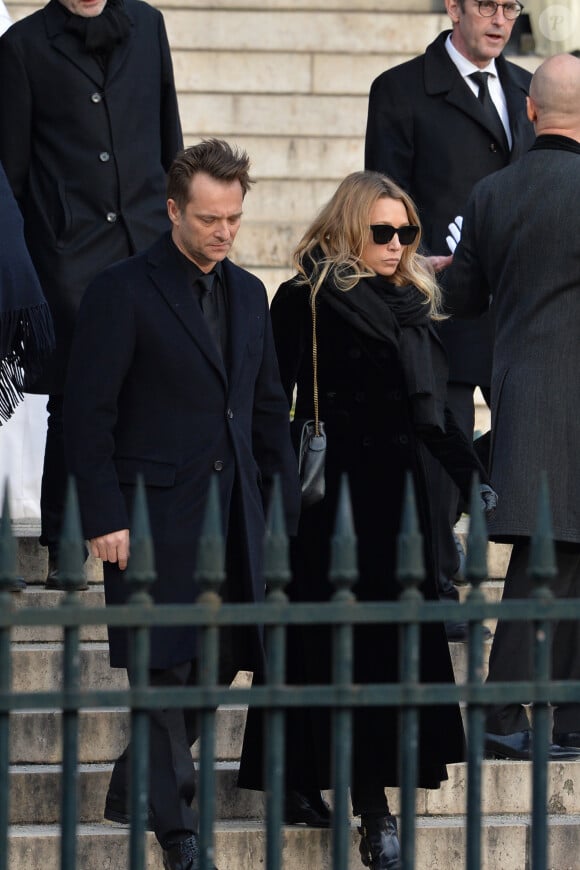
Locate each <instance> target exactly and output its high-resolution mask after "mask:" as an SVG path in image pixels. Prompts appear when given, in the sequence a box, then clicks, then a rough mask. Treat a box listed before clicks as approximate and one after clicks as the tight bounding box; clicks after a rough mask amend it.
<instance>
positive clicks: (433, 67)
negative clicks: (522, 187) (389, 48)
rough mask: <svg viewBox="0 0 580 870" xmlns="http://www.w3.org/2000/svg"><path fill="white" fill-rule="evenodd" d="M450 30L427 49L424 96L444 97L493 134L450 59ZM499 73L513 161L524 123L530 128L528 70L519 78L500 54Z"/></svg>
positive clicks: (479, 105)
mask: <svg viewBox="0 0 580 870" xmlns="http://www.w3.org/2000/svg"><path fill="white" fill-rule="evenodd" d="M449 33H450V31H449V30H446V31H445V32H444V33H440V34H439V36H438V37H437V39H436V40H435V41H434V42H432V43H431V45H429V46H428V47H427V50H426V52H425V66H424V76H425V81H424V85H425V93H426V94H428V95H431V96H437V95H439V94H441V95H445V99H446V100H447V102H448V103H450V104H451V105H453V106H456V107H457V108H458V109H460V110H461V111H462V112H464V113H465V114H466V115H468V116H469V117H470V118H473V120H474V121H476V122H477V123H478V124H480V125H481V126H482V127H484V128H485V129H486V130H487V131H488V132H489V133H490V134H491V135H493V133H494V131H493V128H492V127H491V125H490V124H489V122H488V120H487V118H486V116H485V113H484V111H483V108H482V106H481V104H480V102H479V100H477V99H475V97H474V95H473V93H472V91H471V90H470V89H469V87H468V85H467V84H466V83H465V81H464V80H463V77H462V76H461V75H460V73H459V71H458V69H457V67H456V66H455V64H454V63H453V61H452V60H451V58H450V57H449V55H448V53H447V49H446V48H445V42H446V40H447V36H448V35H449ZM495 66H496V69H497V74H498V76H499V79H500V81H501V86H502V88H503V91H504V94H505V98H506V103H507V108H508V114H509V118H510V127H511V132H512V140H513V144H512V150H511V155H510V156H511V159H512V160H513V159H515V157H516V156H519V144H520V143H521V141H522V131H521V126H522V123H525V124H526V125H527V121H526V118H525V113H523V114H522V104H525V98H526V96H527V93H528V88H527V82H526V78H525V75H526V74H525V71H524V70H522V76H521V77H520V76H519V75H518V67H515V66H514V65H513V64H508V63H507V62H506V60H505V58H504V57H503V55H501V54H500V56H499V57H497V58H496V59H495ZM498 147H500V148H501V149H502V150H503V151H505V150H506V146H505V144H504V143H502V142H499V141H498Z"/></svg>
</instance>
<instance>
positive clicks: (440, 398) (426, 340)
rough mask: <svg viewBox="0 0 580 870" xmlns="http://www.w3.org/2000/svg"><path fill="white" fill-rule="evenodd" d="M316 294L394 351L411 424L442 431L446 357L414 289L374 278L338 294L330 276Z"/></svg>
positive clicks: (364, 332)
mask: <svg viewBox="0 0 580 870" xmlns="http://www.w3.org/2000/svg"><path fill="white" fill-rule="evenodd" d="M321 293H322V294H323V298H324V300H325V301H326V302H327V303H328V305H330V307H331V308H333V309H334V311H336V312H337V313H338V314H339V315H340V316H341V317H343V318H344V319H345V320H346V321H347V322H348V323H350V324H351V326H353V328H354V329H356V330H357V331H359V332H361V333H362V334H363V335H366V336H369V338H374V339H376V340H379V341H386V342H388V343H389V344H391V345H393V346H394V347H395V348H396V349H397V350H398V353H399V358H400V360H401V367H402V369H403V375H404V378H405V383H406V385H407V391H408V395H409V399H410V401H411V409H412V414H413V420H414V422H415V424H416V425H424V426H436V427H437V428H439V429H441V430H442V431H445V412H444V409H445V395H446V384H447V358H446V356H445V351H444V350H443V347H442V345H441V343H440V341H439V339H438V337H437V335H436V333H435V331H434V329H433V326H432V323H431V320H430V318H429V315H428V309H427V306H426V305H425V302H424V300H425V297H424V296H423V295H422V294H421V293H420V292H419V290H417V288H416V287H413V286H405V287H398V286H396V285H395V284H391V283H390V281H388V280H387V279H386V278H383V277H382V276H380V275H375V276H373V277H372V278H363V279H361V280H360V281H359V282H358V284H356V286H355V287H353V289H352V290H348V291H343V290H340V289H339V288H338V287H337V286H336V282H335V280H334V277H333V274H332V272H331V273H330V274H329V275H328V276H327V278H326V280H325V282H324V284H323V286H322V288H321Z"/></svg>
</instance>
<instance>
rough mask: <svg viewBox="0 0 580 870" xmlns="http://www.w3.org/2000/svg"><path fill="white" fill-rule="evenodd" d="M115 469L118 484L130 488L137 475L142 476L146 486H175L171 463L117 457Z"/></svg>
mask: <svg viewBox="0 0 580 870" xmlns="http://www.w3.org/2000/svg"><path fill="white" fill-rule="evenodd" d="M115 468H116V469H117V476H118V478H119V483H123V484H128V485H130V486H131V485H134V484H135V483H136V481H137V475H138V474H140V475H142V477H143V481H144V483H145V485H146V486H173V485H174V484H175V475H176V469H175V465H173V463H171V462H157V461H156V460H155V459H134V458H127V457H117V459H115Z"/></svg>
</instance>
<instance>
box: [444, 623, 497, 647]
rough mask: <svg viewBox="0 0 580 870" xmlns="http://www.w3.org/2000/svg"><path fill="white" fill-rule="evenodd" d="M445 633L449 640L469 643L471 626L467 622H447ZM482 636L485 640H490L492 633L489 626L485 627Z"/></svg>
mask: <svg viewBox="0 0 580 870" xmlns="http://www.w3.org/2000/svg"><path fill="white" fill-rule="evenodd" d="M445 632H446V634H447V640H452V641H459V642H460V643H467V641H468V640H469V626H468V624H467V623H466V622H446V623H445ZM482 635H483V639H484V640H489V639H490V637H491V631H490V630H489V628H488V627H487V625H484V626H483V631H482Z"/></svg>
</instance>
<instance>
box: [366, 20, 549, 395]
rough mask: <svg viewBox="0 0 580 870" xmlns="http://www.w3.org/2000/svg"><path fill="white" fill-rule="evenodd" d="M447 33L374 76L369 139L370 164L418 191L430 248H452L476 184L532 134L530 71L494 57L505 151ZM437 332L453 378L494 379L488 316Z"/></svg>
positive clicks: (414, 194)
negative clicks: (504, 114) (507, 137)
mask: <svg viewBox="0 0 580 870" xmlns="http://www.w3.org/2000/svg"><path fill="white" fill-rule="evenodd" d="M448 33H449V31H445V32H444V33H441V34H439V36H438V37H437V39H436V40H435V41H434V42H432V43H431V45H429V46H428V47H427V50H426V51H425V53H424V54H423V55H421V56H420V57H417V58H414V59H413V60H411V61H408V62H406V63H404V64H401V65H399V66H396V67H394V68H393V69H390V70H387V71H386V72H384V73H382V74H381V75H380V76H379V77H378V78H377V79H375V81H374V82H373V84H372V86H371V90H370V96H369V106H368V121H367V130H366V140H365V167H366V168H367V169H374V170H376V171H378V172H383V173H385V174H386V175H389V176H390V177H391V178H393V179H394V181H396V182H397V183H398V184H400V185H401V186H402V187H403V188H404V189H405V190H406V191H408V193H409V194H410V195H411V196H412V197H413V199H414V201H415V203H416V205H417V207H418V209H419V216H420V218H421V223H422V226H423V241H424V244H425V246H426V248H427V249H428V250H429V251H430V252H431V253H433V254H446V253H448V248H447V245H446V243H445V237H446V236H447V235H448V231H447V227H448V225H449V223H450V221H452V220H453V219H454V217H455V216H456V215H463V214H464V212H465V206H466V203H467V199H468V197H469V194H470V193H471V190H472V188H473V186H474V184H476V182H478V181H479V180H480V179H481V178H484V177H485V176H486V175H489V174H490V173H492V172H496V171H497V170H499V169H502V168H503V167H504V166H506V165H507V164H508V163H513V162H514V161H516V160H517V159H518V158H519V157H520V156H521V155H522V154H524V153H525V152H526V151H527V150H528V149H529V148H530V146H531V145H532V143H533V141H534V130H533V127H532V125H531V124H530V122H529V121H528V119H527V117H526V99H525V98H526V95H527V93H528V88H529V83H530V79H531V74H530V73H529V72H528V71H527V70H524V69H521V68H520V67H518V66H516V65H515V64H512V63H509V62H508V61H506V60H505V59H504V58H503V57H502V56H501V55H500V57H498V58H496V68H497V72H498V75H499V78H500V81H501V84H502V88H503V90H504V93H505V98H506V102H507V107H508V113H509V118H510V128H511V133H512V138H513V144H512V148H511V151H508V150H507V147H506V146H505V144H504V143H503V142H502V141H500V140H498V139H496V138H495V136H494V134H493V132H492V130H491V129H490V128H489V126H488V122H487V120H486V117H485V115H484V112H483V110H482V108H481V105H480V103H479V101H478V100H477V98H476V97H475V95H474V94H473V93H472V92H471V91H470V89H469V88H468V86H467V85H466V84H465V82H464V81H463V79H462V77H461V76H460V74H459V72H458V70H457V67H456V66H455V64H454V63H453V61H452V60H451V58H450V57H449V55H448V54H447V51H446V49H445V40H446V39H447V36H448ZM438 331H439V335H440V336H441V339H442V341H443V344H444V346H445V350H446V351H447V355H448V358H449V379H450V380H451V381H457V382H460V383H467V384H474V385H480V386H489V383H490V375H491V332H490V327H489V321H488V319H487V318H486V317H483V318H481V319H480V320H479V321H477V322H476V321H473V322H471V323H465V322H464V323H456V322H454V321H448V322H445V323H442V324H440V326H438Z"/></svg>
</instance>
